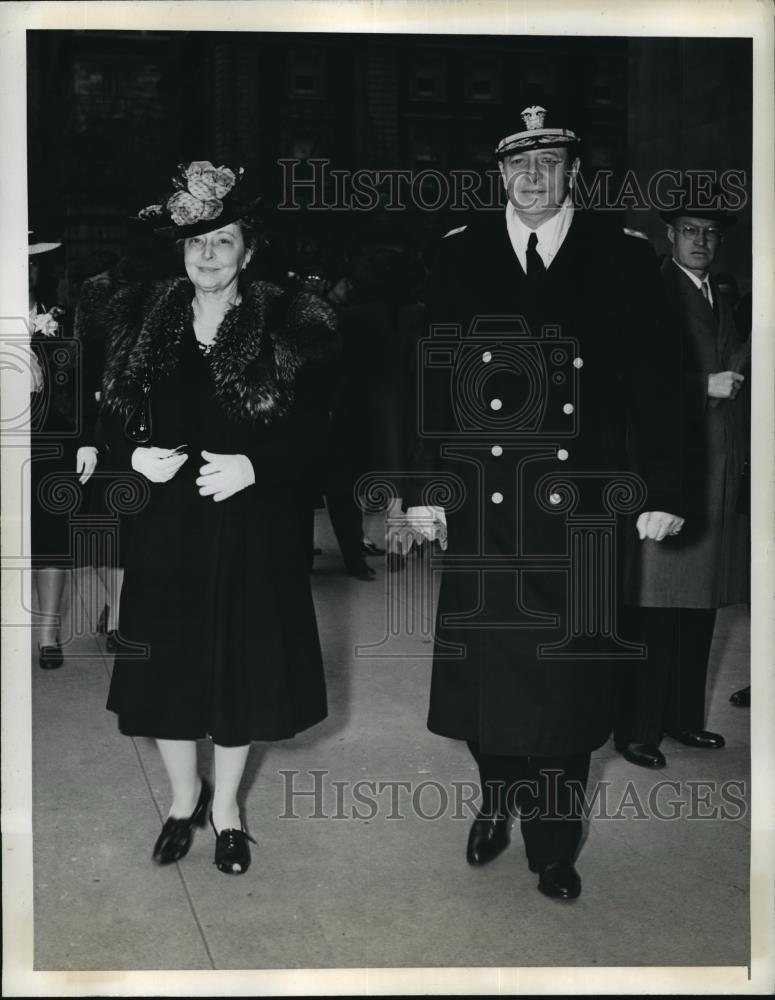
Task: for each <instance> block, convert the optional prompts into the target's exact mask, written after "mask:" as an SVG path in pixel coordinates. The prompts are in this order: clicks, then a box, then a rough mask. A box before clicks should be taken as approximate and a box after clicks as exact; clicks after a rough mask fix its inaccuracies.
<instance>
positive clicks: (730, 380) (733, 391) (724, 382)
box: [708, 372, 745, 399]
mask: <svg viewBox="0 0 775 1000" xmlns="http://www.w3.org/2000/svg"><path fill="white" fill-rule="evenodd" d="M743 382H745V375H740V374H738V372H715V373H714V374H712V375H708V395H709V396H711V397H712V398H713V399H734V398H735V396H736V395H737V394H738V392H740V387H741V386H742V384H743Z"/></svg>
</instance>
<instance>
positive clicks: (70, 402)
mask: <svg viewBox="0 0 775 1000" xmlns="http://www.w3.org/2000/svg"><path fill="white" fill-rule="evenodd" d="M37 310H38V314H43V313H45V312H47V310H46V308H45V307H44V306H42V305H39V306H37ZM31 349H32V351H33V352H34V354H35V357H36V359H37V361H38V365H39V367H40V370H41V372H42V375H43V388H42V390H41V391H39V392H35V393H32V394H31V396H30V458H31V464H30V528H31V542H32V545H31V549H32V551H31V563H32V566H33V567H36V568H46V567H56V568H59V569H72V568H74V567H76V566H79V565H80V561H81V553H80V552H79V551H78V545H77V542H76V541H75V539H74V537H73V533H72V529H73V523H74V522H73V517H74V516H77V517H83V516H84V515H85V514H88V512H89V507H90V499H89V497H90V484H88V485H86V486H83V485H82V484H81V483H79V481H78V479H79V475H78V472H77V470H76V464H77V463H76V457H77V452H78V449H79V448H81V447H93V446H95V445H96V440H95V431H94V423H95V420H96V404H95V400H94V388H95V384H94V381H93V377H92V374H93V373H92V372H91V370H90V369H89V368H88V365H87V364H86V359H85V355H84V345H83V342H82V341H81V340H80V339H79V338H78V336H77V335H76V336H73V335H72V330H71V328H70V317H69V316H68V315H66V314H63V315H62V317H61V319H60V325H59V330H58V331H57V333H56V335H55V336H46V335H44V334H43V333H35V332H33V334H32V336H31Z"/></svg>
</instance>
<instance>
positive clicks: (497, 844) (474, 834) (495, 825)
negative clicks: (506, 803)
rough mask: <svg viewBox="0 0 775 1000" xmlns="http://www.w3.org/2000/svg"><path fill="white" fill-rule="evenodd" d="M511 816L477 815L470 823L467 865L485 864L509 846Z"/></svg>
mask: <svg viewBox="0 0 775 1000" xmlns="http://www.w3.org/2000/svg"><path fill="white" fill-rule="evenodd" d="M510 826H511V817H509V816H499V817H496V818H494V819H493V818H492V817H491V818H489V819H488V818H486V817H483V816H481V815H480V816H478V817H477V818H476V819H475V820H474V822H473V823H472V825H471V832H470V833H469V834H468V846H467V848H466V861H467V862H468V863H469V865H486V864H487V862H488V861H493V860H494V859H495V858H497V857H498V855H499V854H501V853H502V852H503V851H505V850H506V848H507V847H508V846H509V843H510V841H511V836H510V834H509V827H510Z"/></svg>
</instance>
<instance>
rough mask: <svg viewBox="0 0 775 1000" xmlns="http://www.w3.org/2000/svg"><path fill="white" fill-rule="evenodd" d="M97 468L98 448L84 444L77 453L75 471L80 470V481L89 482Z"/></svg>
mask: <svg viewBox="0 0 775 1000" xmlns="http://www.w3.org/2000/svg"><path fill="white" fill-rule="evenodd" d="M96 468H97V449H96V448H94V447H93V446H91V445H89V446H86V445H84V447H83V448H79V449H78V451H77V452H76V453H75V471H76V472H79V473H80V475H79V476H78V482H79V483H88V481H89V479H90V478H91V474H92V472H94V470H95V469H96Z"/></svg>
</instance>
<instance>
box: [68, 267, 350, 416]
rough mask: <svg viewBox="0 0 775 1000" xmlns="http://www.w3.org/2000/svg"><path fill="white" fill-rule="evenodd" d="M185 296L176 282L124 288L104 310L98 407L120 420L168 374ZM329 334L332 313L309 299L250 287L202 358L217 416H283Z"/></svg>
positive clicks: (328, 352)
mask: <svg viewBox="0 0 775 1000" xmlns="http://www.w3.org/2000/svg"><path fill="white" fill-rule="evenodd" d="M192 296H193V290H192V287H191V284H190V282H189V281H188V280H187V279H185V278H178V279H174V280H172V281H162V282H154V283H153V284H143V285H129V286H126V287H124V288H122V289H120V290H119V291H118V292H117V293H116V294H115V295H114V296H113V298H111V299H110V301H109V302H108V303H106V304H104V305H103V307H102V310H101V313H102V315H101V316H100V319H99V324H100V325H101V326H103V328H104V329H103V335H104V336H106V337H107V338H108V339H107V357H106V363H105V373H104V376H103V381H102V398H101V406H103V407H105V408H106V409H107V410H108V411H111V412H114V413H116V414H118V415H120V416H121V417H123V418H124V419H126V418H128V417H129V416H130V415H131V413H132V412H133V410H134V409H135V408H136V407H137V406H138V404H139V403H140V401H141V400H142V397H143V394H144V392H146V391H147V390H152V389H153V386H154V384H155V383H157V382H158V381H159V380H160V379H162V378H164V377H165V376H167V375H169V374H170V373H171V372H172V371H174V370H175V368H176V367H177V365H178V363H179V359H180V352H181V345H182V343H183V338H184V337H185V336H186V335H187V334H188V331H189V330H190V329H191V325H192V323H193V310H192V308H191V299H192ZM86 322H88V319H86ZM335 331H336V319H335V314H334V311H333V309H331V307H330V306H328V305H327V304H326V303H324V302H323V301H322V300H321V299H319V298H317V297H316V296H314V295H309V294H307V293H304V292H300V293H292V294H291V293H286V292H283V290H282V289H281V288H278V287H277V286H276V285H272V284H269V283H268V282H263V281H257V282H253V283H252V284H251V285H249V286H248V287H247V289H245V290H244V292H243V296H242V301H241V303H240V304H239V305H237V306H234V307H233V308H232V309H230V310H229V312H228V313H227V314H226V316H225V317H224V319H223V321H222V322H221V325H220V327H219V328H218V334H217V337H216V339H215V342H214V344H213V347H212V349H211V352H210V354H209V357H208V360H209V362H210V365H211V368H212V372H213V378H214V382H215V396H216V398H217V399H218V400H219V401H220V403H221V406H222V407H223V411H224V413H225V414H226V415H227V416H228V417H229V418H230V419H232V420H234V421H235V422H238V423H251V424H255V423H264V424H268V423H271V422H272V421H274V420H275V419H276V418H277V417H279V416H282V415H283V414H284V413H286V412H287V411H288V409H289V408H290V407H291V405H292V403H293V398H294V381H295V376H296V373H297V372H298V371H299V369H300V368H301V367H302V366H303V365H305V364H307V363H308V362H312V361H326V360H328V359H329V358H331V357H333V356H334V355H335V353H336V350H337V345H338V341H337V337H336V332H335Z"/></svg>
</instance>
